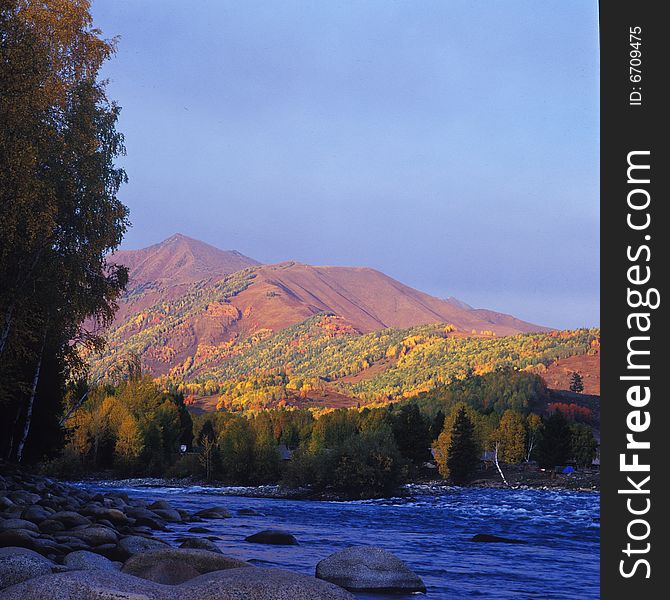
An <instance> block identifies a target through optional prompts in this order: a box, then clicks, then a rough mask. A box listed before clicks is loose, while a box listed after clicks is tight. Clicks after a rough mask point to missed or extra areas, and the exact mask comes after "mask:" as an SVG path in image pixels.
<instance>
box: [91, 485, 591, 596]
mask: <svg viewBox="0 0 670 600" xmlns="http://www.w3.org/2000/svg"><path fill="white" fill-rule="evenodd" d="M78 485H80V486H82V487H85V488H87V489H91V490H100V491H110V490H111V489H114V490H116V491H123V492H126V493H127V494H128V495H129V496H132V497H136V498H143V499H146V500H148V501H154V500H159V499H165V500H168V501H169V502H170V503H172V504H173V505H174V506H175V507H176V508H183V509H186V510H189V511H193V512H194V511H197V510H200V509H202V508H206V507H210V506H224V507H226V508H227V509H228V510H230V512H231V513H232V514H233V518H232V519H225V520H212V521H207V522H206V523H202V525H204V526H206V527H207V528H209V529H211V530H212V533H210V534H207V535H215V536H218V537H219V538H221V539H220V540H217V541H216V543H217V545H218V546H219V547H220V548H221V550H222V551H223V553H224V554H226V555H228V556H232V557H235V558H239V559H242V560H246V561H249V562H251V563H254V564H256V565H259V566H273V567H281V568H285V569H289V570H293V571H298V572H301V573H307V574H310V575H313V574H314V568H315V566H316V563H317V562H318V561H319V560H321V559H322V558H325V557H327V556H328V555H330V554H332V553H333V552H336V551H337V550H340V549H342V548H346V547H348V546H352V545H372V546H381V547H383V548H385V549H386V550H389V551H390V552H393V553H394V554H396V555H397V556H398V557H400V558H401V559H402V560H404V561H405V563H406V564H407V565H408V566H409V567H410V568H411V569H412V570H413V571H415V572H416V573H417V574H418V575H420V576H421V577H422V578H423V580H424V583H425V584H426V586H427V588H428V594H427V596H426V598H427V600H428V599H437V598H445V599H461V598H463V599H465V598H477V599H480V598H481V599H484V598H490V599H495V600H507V599H515V600H531V599H532V600H537V599H545V598H546V599H564V600H577V599H578V600H589V599H592V598H593V599H595V598H599V597H600V591H599V590H600V587H599V543H600V539H599V536H600V518H599V517H600V496H599V494H597V493H588V492H571V491H557V490H538V489H522V490H510V489H486V488H446V489H445V488H441V489H440V490H439V491H438V492H436V491H435V490H434V489H433V488H428V487H426V488H424V487H421V486H411V487H410V488H409V489H408V492H409V495H408V496H406V497H398V498H387V499H383V500H361V501H350V502H335V501H317V500H287V499H283V498H267V497H247V496H245V495H241V494H246V493H249V491H250V490H244V489H239V488H216V487H202V486H189V487H167V486H164V485H156V484H153V485H151V484H147V482H140V481H132V480H129V481H120V482H87V483H84V484H82V483H80V484H78ZM241 508H252V509H254V510H256V511H258V512H259V513H261V516H238V515H237V510H238V509H241ZM192 526H193V523H184V524H171V525H170V531H169V532H164V533H161V532H158V536H159V537H162V538H164V539H166V540H168V541H171V542H172V543H175V539H176V538H179V537H184V536H195V537H198V536H200V537H202V535H203V534H199V535H198V536H196V535H195V534H190V533H187V530H188V529H189V528H190V527H192ZM269 528H279V529H285V530H287V531H289V532H290V533H292V534H293V535H295V537H296V538H297V539H298V541H299V545H298V546H267V545H261V544H252V543H249V542H245V541H244V538H245V537H246V536H248V535H250V534H252V533H255V532H257V531H260V530H262V529H269ZM477 533H488V534H494V535H498V536H502V537H508V538H514V539H517V540H523V541H525V542H527V543H526V544H501V543H476V542H471V541H469V540H470V538H471V537H472V536H473V535H474V534H477ZM358 597H359V598H361V599H373V598H374V599H382V598H386V599H387V600H388V599H389V598H390V596H388V595H383V594H359V595H358ZM392 597H393V598H395V599H396V600H399V598H402V596H400V597H399V596H398V595H394V596H392ZM406 597H409V596H406ZM412 597H413V598H419V597H421V596H420V595H413V596H412Z"/></svg>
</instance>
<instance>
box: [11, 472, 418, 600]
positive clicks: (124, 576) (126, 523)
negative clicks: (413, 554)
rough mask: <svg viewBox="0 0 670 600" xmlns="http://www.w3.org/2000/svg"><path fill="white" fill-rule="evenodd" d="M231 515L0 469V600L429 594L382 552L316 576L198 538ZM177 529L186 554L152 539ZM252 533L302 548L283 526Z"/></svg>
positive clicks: (262, 599)
mask: <svg viewBox="0 0 670 600" xmlns="http://www.w3.org/2000/svg"><path fill="white" fill-rule="evenodd" d="M238 514H243V511H239V512H238ZM230 516H231V515H230V513H229V511H228V510H227V509H225V508H222V507H216V506H212V507H209V508H206V509H203V510H199V511H197V512H195V513H193V514H191V513H189V512H188V511H185V510H182V509H179V508H175V507H174V506H172V505H171V504H170V503H169V502H167V501H165V500H159V501H156V502H147V501H144V500H140V499H135V498H130V497H129V496H128V495H127V494H125V493H123V492H117V491H113V490H110V491H109V492H105V493H94V492H91V491H87V490H84V489H81V488H77V487H75V486H72V485H67V484H64V483H61V482H58V481H54V480H51V479H48V478H44V477H41V476H37V475H33V474H29V473H26V472H24V471H22V470H19V469H17V468H15V467H13V466H12V465H8V464H5V463H0V598H2V599H8V600H37V599H40V600H45V599H46V600H48V599H52V600H56V599H58V600H80V599H81V600H87V599H89V598H90V599H93V598H95V599H97V600H99V599H100V598H127V599H128V598H133V599H137V600H140V599H157V600H173V599H174V600H176V599H177V598H179V599H183V600H191V599H193V600H195V599H198V600H242V599H247V598H257V599H258V600H285V599H291V600H320V599H323V600H345V599H349V600H350V599H353V598H354V596H353V595H352V594H351V593H350V591H347V590H352V591H356V590H390V591H394V590H395V591H405V592H413V591H425V586H424V585H423V582H422V581H421V579H420V578H419V577H418V576H416V575H415V574H414V573H413V572H412V571H411V570H410V569H408V568H407V567H406V566H405V565H404V563H402V561H400V560H399V559H398V558H397V557H395V556H393V555H392V554H390V553H388V552H385V551H384V550H383V549H381V548H371V547H358V548H353V549H351V548H350V549H348V550H347V551H343V552H337V553H335V554H333V555H332V556H330V557H328V558H327V559H325V560H324V561H321V563H320V565H318V566H317V565H315V570H316V574H317V577H310V576H306V575H302V574H298V573H293V572H291V571H285V570H282V569H274V568H261V567H256V566H254V565H252V564H250V563H247V562H244V561H241V560H237V559H234V558H229V557H227V556H224V555H223V554H222V553H221V551H220V550H219V549H218V548H217V546H216V543H215V542H216V538H215V537H213V536H209V537H208V536H206V535H202V536H199V535H196V534H199V533H203V534H205V533H206V532H207V528H206V527H204V525H206V524H207V522H208V521H211V520H214V519H216V520H221V519H226V518H229V517H230ZM176 523H182V524H183V523H189V524H190V523H193V527H190V528H189V532H190V533H191V534H194V535H192V536H190V537H189V538H188V539H186V540H185V541H183V542H182V543H181V546H180V547H179V548H175V547H171V546H170V545H168V544H167V543H166V542H165V541H163V540H160V539H158V538H157V537H156V536H155V533H156V532H158V531H165V530H168V529H169V528H170V526H171V525H172V524H176ZM250 537H253V538H254V539H249V540H248V541H249V542H253V543H264V544H293V543H295V538H293V536H292V535H291V534H290V533H289V532H283V531H277V530H270V531H261V532H258V533H256V534H254V535H253V536H250ZM344 552H346V556H344V555H343V556H340V554H343V553H344ZM336 584H339V585H336ZM340 586H344V587H340ZM345 588H346V589H345Z"/></svg>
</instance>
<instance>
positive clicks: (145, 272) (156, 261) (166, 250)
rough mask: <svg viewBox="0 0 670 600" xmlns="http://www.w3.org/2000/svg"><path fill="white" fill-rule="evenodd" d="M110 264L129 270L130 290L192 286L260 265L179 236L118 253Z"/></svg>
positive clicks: (112, 256) (226, 251)
mask: <svg viewBox="0 0 670 600" xmlns="http://www.w3.org/2000/svg"><path fill="white" fill-rule="evenodd" d="M110 262H112V263H116V264H123V265H126V266H127V267H128V269H129V272H130V283H129V285H128V290H129V291H132V290H133V289H135V288H137V287H138V286H142V285H146V284H154V285H157V286H160V287H168V286H173V285H182V284H187V283H194V282H196V281H200V280H203V279H208V278H210V277H221V276H223V275H228V274H229V273H234V272H235V271H240V270H241V269H246V268H247V267H251V266H254V265H259V264H260V263H259V262H258V261H257V260H254V259H253V258H249V257H248V256H244V254H240V253H239V252H237V251H236V250H219V249H218V248H215V247H214V246H210V245H209V244H206V243H205V242H200V241H198V240H194V239H193V238H190V237H188V236H185V235H182V234H181V233H176V234H174V235H173V236H171V237H169V238H168V239H166V240H164V241H162V242H160V243H159V244H154V245H153V246H149V247H147V248H142V249H140V250H121V251H118V252H116V253H114V254H112V255H111V257H110Z"/></svg>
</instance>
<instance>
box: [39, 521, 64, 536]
mask: <svg viewBox="0 0 670 600" xmlns="http://www.w3.org/2000/svg"><path fill="white" fill-rule="evenodd" d="M39 528H40V531H41V532H42V533H58V532H59V531H64V530H65V525H63V523H61V522H60V521H56V520H55V519H44V521H42V522H41V523H40V524H39Z"/></svg>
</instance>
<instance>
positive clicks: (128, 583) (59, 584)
mask: <svg viewBox="0 0 670 600" xmlns="http://www.w3.org/2000/svg"><path fill="white" fill-rule="evenodd" d="M169 589H170V588H166V586H162V585H158V584H156V583H151V582H150V581H146V580H144V579H139V578H138V577H131V576H130V575H123V574H122V573H119V572H118V571H116V572H112V571H70V572H67V573H57V574H54V575H46V576H43V577H37V578H35V579H29V580H28V581H24V582H23V583H20V584H18V585H13V586H12V587H10V588H7V589H6V590H4V592H3V600H173V597H172V596H171V595H169V593H166V592H168V590H169ZM174 600H176V598H175V599H174Z"/></svg>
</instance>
